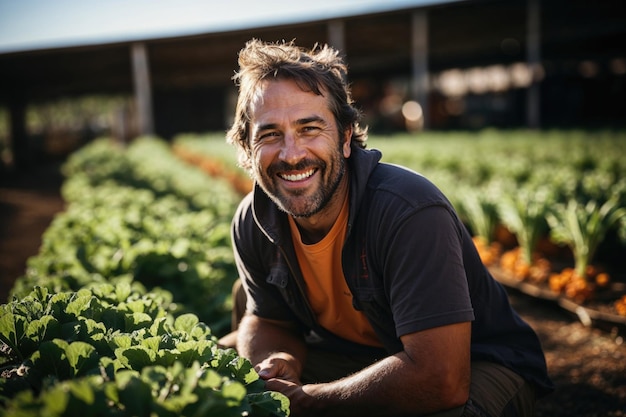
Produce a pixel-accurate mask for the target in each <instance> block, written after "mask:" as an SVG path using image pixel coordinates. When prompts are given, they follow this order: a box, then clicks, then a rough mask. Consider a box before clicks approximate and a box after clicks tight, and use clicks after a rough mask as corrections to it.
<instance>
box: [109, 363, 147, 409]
mask: <svg viewBox="0 0 626 417" xmlns="http://www.w3.org/2000/svg"><path fill="white" fill-rule="evenodd" d="M115 379H116V383H117V386H118V395H119V400H120V403H122V404H123V405H124V407H125V409H126V413H127V415H129V416H133V417H149V416H150V411H151V406H152V403H153V400H152V391H151V389H150V385H148V383H146V382H144V381H143V380H142V379H141V378H140V377H139V375H138V374H137V373H136V372H131V371H120V372H118V373H117V374H116V378H115Z"/></svg>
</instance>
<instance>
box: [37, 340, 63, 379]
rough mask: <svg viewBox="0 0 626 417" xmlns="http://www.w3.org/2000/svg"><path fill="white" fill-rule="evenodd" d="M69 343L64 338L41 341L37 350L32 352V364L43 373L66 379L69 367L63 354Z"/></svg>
mask: <svg viewBox="0 0 626 417" xmlns="http://www.w3.org/2000/svg"><path fill="white" fill-rule="evenodd" d="M68 346H69V344H68V343H67V342H66V341H65V340H61V339H53V340H49V341H46V342H43V343H42V344H41V345H40V346H39V350H38V351H36V352H35V353H33V355H32V356H31V360H32V361H33V366H34V367H35V368H36V369H38V370H39V371H40V372H41V373H42V374H43V375H54V376H56V377H57V378H59V379H67V378H69V377H70V375H71V368H70V364H69V362H68V359H67V356H66V354H65V352H66V350H67V347H68Z"/></svg>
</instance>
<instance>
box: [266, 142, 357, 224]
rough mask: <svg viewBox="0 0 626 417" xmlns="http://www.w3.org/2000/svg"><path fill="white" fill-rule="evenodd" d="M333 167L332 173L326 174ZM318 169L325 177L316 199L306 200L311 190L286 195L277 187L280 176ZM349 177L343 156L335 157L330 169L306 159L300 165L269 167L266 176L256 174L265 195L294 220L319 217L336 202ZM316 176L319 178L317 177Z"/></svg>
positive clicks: (314, 197)
mask: <svg viewBox="0 0 626 417" xmlns="http://www.w3.org/2000/svg"><path fill="white" fill-rule="evenodd" d="M329 166H330V169H331V171H330V172H327V171H326V170H327V169H328V167H329ZM313 167H314V168H316V169H317V170H318V173H320V174H321V175H322V183H321V184H320V186H319V188H318V189H317V190H316V191H315V192H314V193H313V195H311V196H308V197H304V196H303V194H304V193H305V192H308V191H309V190H308V189H304V190H296V191H290V192H289V193H284V192H282V191H281V190H280V188H279V187H278V186H277V184H276V181H277V180H276V178H277V176H276V172H281V171H282V172H286V171H292V170H293V171H304V170H306V169H307V168H313ZM345 174H346V161H345V159H344V158H343V155H342V153H341V152H336V153H334V154H333V159H332V161H331V164H330V165H328V164H326V163H325V162H324V161H322V160H311V159H306V160H303V161H300V162H299V163H298V164H296V165H290V164H288V163H286V162H278V163H276V164H273V165H271V166H270V167H268V169H267V171H266V172H262V173H261V172H259V171H257V172H256V174H255V175H256V179H257V183H258V184H259V185H260V186H261V188H262V189H263V191H265V194H267V195H268V196H269V197H270V199H271V200H272V201H273V202H274V203H275V204H276V205H277V206H278V208H279V209H280V210H282V211H284V212H285V213H287V214H290V215H292V216H293V217H302V218H306V217H311V216H313V215H314V214H317V213H319V212H320V211H321V210H322V209H324V207H326V205H327V204H328V202H329V201H330V200H331V199H332V198H333V196H334V194H335V192H336V191H337V188H339V184H340V183H341V180H342V178H343V177H344V175H345ZM314 175H315V174H314Z"/></svg>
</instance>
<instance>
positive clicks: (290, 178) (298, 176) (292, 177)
mask: <svg viewBox="0 0 626 417" xmlns="http://www.w3.org/2000/svg"><path fill="white" fill-rule="evenodd" d="M313 174H315V169H313V168H312V169H309V170H308V171H305V172H301V173H298V174H284V173H283V174H278V176H279V177H280V178H282V179H283V180H285V181H291V182H296V181H302V180H305V179H307V178H309V177H310V176H312V175H313Z"/></svg>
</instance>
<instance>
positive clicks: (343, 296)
mask: <svg viewBox="0 0 626 417" xmlns="http://www.w3.org/2000/svg"><path fill="white" fill-rule="evenodd" d="M289 225H290V227H291V236H292V240H293V244H294V247H295V249H296V255H297V257H298V263H299V264H300V269H301V271H302V275H303V276H304V281H305V282H306V286H307V295H308V298H309V303H310V304H311V307H312V308H313V311H314V313H315V315H316V316H317V320H318V323H319V324H320V325H321V326H322V327H324V328H325V329H327V330H329V331H331V332H332V333H334V334H336V335H337V336H340V337H343V338H344V339H347V340H350V341H353V342H355V343H360V344H364V345H369V346H378V347H380V346H382V344H381V343H380V341H379V340H378V337H377V336H376V333H375V332H374V329H372V326H371V325H370V323H369V321H368V320H367V318H366V317H365V315H364V314H363V313H362V312H360V311H357V310H355V309H354V307H353V306H352V294H351V293H350V289H349V288H348V284H346V280H345V278H344V276H343V270H342V268H341V249H342V247H343V243H344V240H345V237H346V228H347V227H348V198H346V199H345V201H344V203H343V206H342V208H341V213H340V214H339V217H338V218H337V221H336V222H335V224H334V225H333V227H332V228H331V229H330V231H329V232H328V234H327V235H326V236H325V237H324V238H323V239H322V240H321V241H319V242H317V243H315V244H312V245H306V244H304V243H302V238H301V236H300V231H299V230H298V226H297V225H296V223H295V221H294V220H293V219H292V218H291V217H289Z"/></svg>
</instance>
